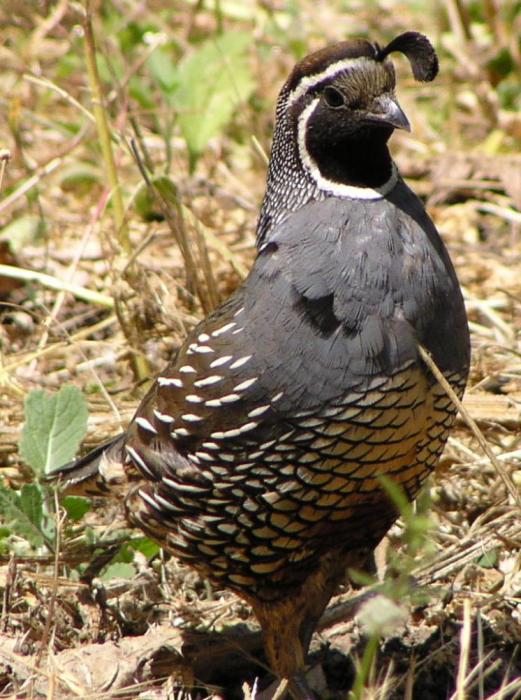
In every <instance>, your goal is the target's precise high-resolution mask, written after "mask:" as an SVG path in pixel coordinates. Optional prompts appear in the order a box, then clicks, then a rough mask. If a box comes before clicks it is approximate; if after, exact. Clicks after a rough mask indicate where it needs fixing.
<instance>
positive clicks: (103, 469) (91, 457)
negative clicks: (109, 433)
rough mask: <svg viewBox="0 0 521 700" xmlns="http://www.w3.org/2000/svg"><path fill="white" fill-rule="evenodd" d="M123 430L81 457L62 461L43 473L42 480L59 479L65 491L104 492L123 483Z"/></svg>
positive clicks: (51, 481) (83, 493)
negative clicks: (64, 462)
mask: <svg viewBox="0 0 521 700" xmlns="http://www.w3.org/2000/svg"><path fill="white" fill-rule="evenodd" d="M125 437H126V433H121V434H120V435H117V436H116V437H115V438H111V439H110V440H107V442H104V443H102V444H101V445H98V446H97V447H95V448H94V449H93V450H91V451H90V452H88V453H87V454H86V455H84V456H83V457H80V458H79V459H76V460H74V462H69V463H68V464H64V465H63V466H62V467H58V468H57V469H54V470H53V471H52V472H50V473H49V474H47V475H46V477H45V481H47V482H50V483H55V482H59V483H60V487H61V488H62V489H63V491H64V492H65V493H67V494H71V495H76V496H89V497H92V496H107V495H110V494H111V493H114V492H115V491H116V492H117V490H118V489H117V487H118V486H119V485H121V484H124V483H126V481H127V479H126V476H125V472H124V469H123V457H122V447H123V444H124V441H125Z"/></svg>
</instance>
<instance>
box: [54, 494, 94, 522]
mask: <svg viewBox="0 0 521 700" xmlns="http://www.w3.org/2000/svg"><path fill="white" fill-rule="evenodd" d="M61 504H62V506H63V507H64V508H65V510H66V512H67V516H68V517H69V518H70V519H71V520H73V521H74V522H77V521H78V520H81V519H82V518H83V516H84V515H85V513H88V511H89V510H90V509H91V506H92V501H90V500H89V499H88V498H82V496H65V497H64V498H62V499H61Z"/></svg>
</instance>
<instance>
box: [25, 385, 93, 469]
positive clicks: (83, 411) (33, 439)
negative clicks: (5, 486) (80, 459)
mask: <svg viewBox="0 0 521 700" xmlns="http://www.w3.org/2000/svg"><path fill="white" fill-rule="evenodd" d="M87 415H88V411H87V403H86V401H85V398H84V396H83V394H82V393H81V391H80V390H79V389H77V388H76V387H74V386H64V387H62V388H61V389H60V390H59V391H58V393H56V394H49V393H47V392H45V391H42V390H40V389H36V390H35V391H31V393H30V394H29V395H28V397H27V399H26V400H25V425H24V428H23V431H22V438H21V440H20V454H21V456H22V458H23V459H24V460H25V461H26V462H27V464H29V466H31V467H32V468H33V469H34V471H35V472H37V473H38V474H45V473H47V472H49V471H50V470H51V469H53V468H54V467H59V466H61V465H62V464H65V463H66V462H70V460H71V459H73V457H74V455H75V454H76V452H77V450H78V447H79V444H80V442H81V440H82V439H83V437H84V435H85V432H86V430H87Z"/></svg>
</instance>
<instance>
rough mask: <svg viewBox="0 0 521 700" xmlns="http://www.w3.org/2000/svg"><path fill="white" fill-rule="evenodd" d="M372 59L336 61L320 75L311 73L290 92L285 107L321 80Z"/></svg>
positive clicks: (365, 57)
mask: <svg viewBox="0 0 521 700" xmlns="http://www.w3.org/2000/svg"><path fill="white" fill-rule="evenodd" d="M372 60H373V59H371V58H368V57H367V56H359V57H358V58H343V59H342V60H341V61H336V63H331V64H330V65H329V66H328V67H327V68H326V69H325V70H323V71H322V73H313V74H312V75H307V76H306V77H305V78H302V80H301V81H300V82H299V84H298V85H297V87H296V88H295V89H294V90H292V92H290V93H289V95H288V100H287V103H286V105H287V107H291V105H292V104H294V103H295V102H296V101H297V100H298V99H299V98H300V97H302V95H304V94H305V93H306V92H307V91H308V90H309V88H312V87H314V86H315V85H318V84H319V83H321V82H322V81H323V80H327V79H328V78H332V77H333V76H334V75H336V74H337V73H342V72H344V71H348V70H352V69H353V68H358V67H359V66H362V65H363V64H365V63H367V62H368V61H372Z"/></svg>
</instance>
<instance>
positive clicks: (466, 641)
mask: <svg viewBox="0 0 521 700" xmlns="http://www.w3.org/2000/svg"><path fill="white" fill-rule="evenodd" d="M470 632H471V617H470V599H469V598H465V600H464V601H463V626H462V628H461V637H460V657H459V665H458V678H457V681H456V692H457V695H456V697H457V700H465V697H466V693H465V687H466V679H467V669H468V667H469V655H470Z"/></svg>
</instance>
